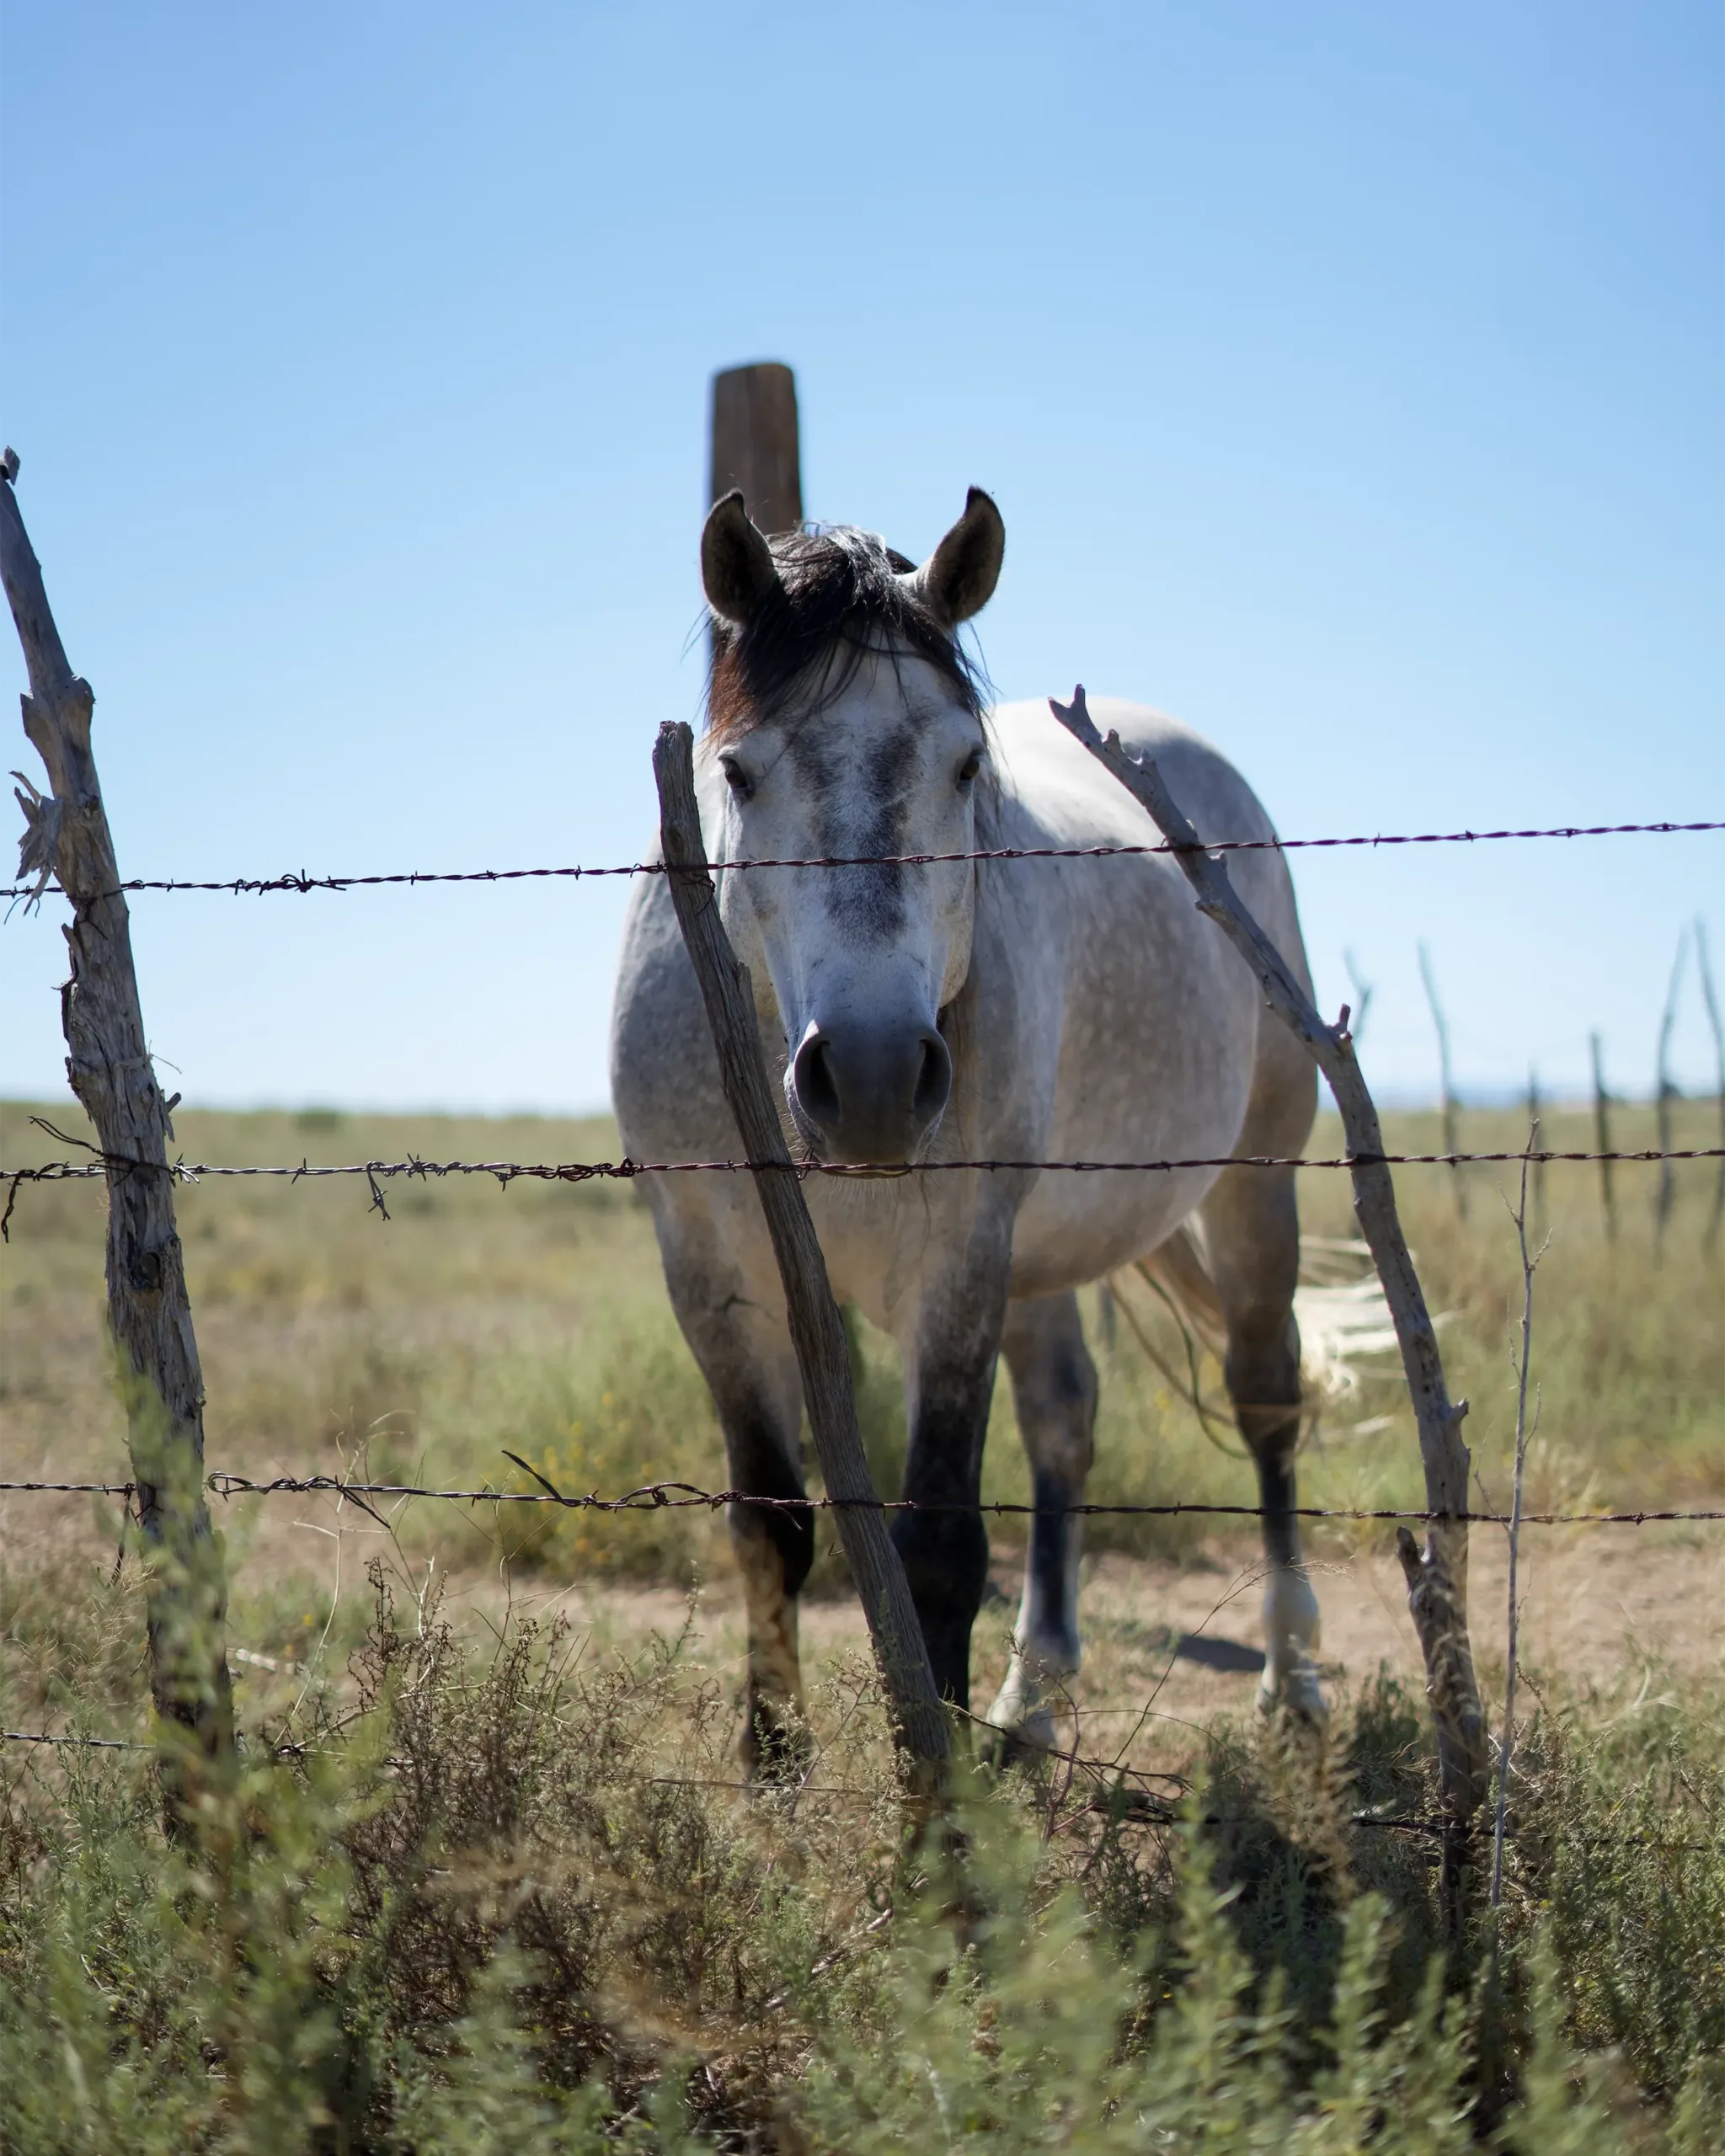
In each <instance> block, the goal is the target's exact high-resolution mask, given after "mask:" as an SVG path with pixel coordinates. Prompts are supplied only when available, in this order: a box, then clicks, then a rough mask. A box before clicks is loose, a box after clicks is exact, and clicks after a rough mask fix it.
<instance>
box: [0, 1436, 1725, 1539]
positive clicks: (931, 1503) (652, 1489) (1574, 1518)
mask: <svg viewBox="0 0 1725 2156" xmlns="http://www.w3.org/2000/svg"><path fill="white" fill-rule="evenodd" d="M505 1457H506V1458H508V1459H510V1460H515V1454H513V1453H509V1454H506V1455H505ZM515 1464H516V1465H518V1466H519V1467H521V1468H522V1469H524V1470H525V1471H526V1473H527V1474H529V1475H531V1476H533V1477H534V1478H535V1480H536V1481H539V1482H542V1483H544V1487H543V1488H542V1489H539V1490H499V1489H495V1488H494V1487H493V1486H491V1485H490V1484H489V1483H488V1484H486V1485H484V1486H482V1487H481V1488H479V1489H477V1490H462V1489H441V1488H438V1487H435V1486H433V1485H430V1484H428V1483H419V1482H361V1481H349V1480H347V1479H346V1478H345V1477H344V1476H339V1475H277V1476H271V1477H270V1480H269V1481H265V1482H259V1481H254V1480H253V1478H252V1477H251V1476H247V1475H231V1474H228V1473H227V1472H225V1471H222V1470H217V1471H216V1472H215V1473H213V1474H211V1475H210V1476H206V1478H205V1483H204V1486H205V1488H206V1490H208V1491H209V1492H210V1493H211V1496H212V1497H225V1498H233V1497H289V1496H293V1497H351V1498H352V1499H354V1500H355V1502H360V1500H362V1499H365V1498H369V1497H381V1498H385V1499H401V1498H408V1497H436V1498H442V1499H446V1500H447V1501H448V1502H452V1503H456V1504H468V1505H553V1506H556V1507H558V1508H560V1509H562V1510H563V1511H565V1512H585V1513H653V1512H665V1511H681V1510H700V1509H702V1508H704V1509H706V1510H707V1511H709V1512H716V1511H718V1509H719V1508H720V1507H721V1506H724V1505H752V1506H757V1507H760V1508H762V1509H764V1510H766V1511H769V1512H790V1513H830V1512H841V1511H846V1510H851V1509H866V1510H868V1511H870V1512H883V1513H988V1514H990V1515H991V1517H992V1518H996V1519H1034V1518H1043V1517H1047V1516H1049V1513H1051V1511H1053V1510H1055V1509H1057V1510H1058V1512H1059V1513H1060V1514H1061V1515H1062V1516H1068V1517H1071V1518H1108V1519H1172V1518H1176V1517H1177V1516H1178V1515H1180V1514H1183V1513H1197V1514H1200V1515H1202V1516H1204V1517H1206V1518H1226V1519H1258V1518H1262V1517H1263V1507H1262V1506H1261V1505H1226V1504H1198V1503H1179V1502H1170V1503H1167V1504H1154V1505H1152V1504H1132V1505H1128V1504H1118V1505H1108V1504H1091V1503H1084V1504H1076V1505H1061V1506H1060V1507H1059V1508H1050V1507H1048V1506H1045V1505H1034V1504H1020V1503H1017V1502H1012V1501H1010V1500H1007V1499H1005V1498H1001V1499H998V1500H994V1499H991V1500H989V1501H988V1502H982V1501H980V1500H979V1501H978V1502H976V1503H975V1504H969V1503H966V1502H964V1501H963V1500H961V1499H959V1498H942V1499H931V1498H917V1497H765V1496H762V1495H761V1494H759V1493H758V1492H754V1491H750V1490H702V1489H701V1488H700V1487H699V1486H697V1484H695V1483H692V1482H675V1481H672V1482H643V1483H641V1484H639V1485H638V1486H637V1487H636V1488H634V1489H633V1490H626V1491H625V1492H623V1494H622V1496H621V1497H601V1496H600V1495H599V1494H598V1492H596V1491H589V1492H585V1494H579V1495H575V1496H570V1495H569V1494H568V1493H567V1492H563V1491H561V1490H558V1489H557V1488H556V1487H554V1486H553V1485H552V1484H550V1483H548V1482H546V1481H545V1478H544V1476H542V1475H541V1474H540V1473H539V1471H538V1470H537V1468H535V1467H531V1466H530V1465H528V1463H527V1462H526V1460H516V1461H515ZM136 1492H137V1485H136V1482H48V1481H27V1482H24V1481H21V1482H5V1481H0V1497H8V1496H11V1497H120V1498H124V1499H126V1500H128V1501H129V1500H130V1499H131V1498H132V1497H135V1496H136ZM1291 1516H1292V1517H1293V1518H1296V1519H1346V1520H1368V1521H1370V1520H1375V1521H1380V1522H1391V1521H1397V1520H1420V1521H1423V1522H1425V1523H1426V1524H1433V1523H1436V1524H1439V1525H1454V1526H1458V1527H1459V1526H1473V1527H1507V1526H1509V1524H1510V1515H1509V1513H1501V1512H1472V1511H1468V1512H1465V1513H1439V1512H1432V1511H1429V1510H1428V1509H1426V1508H1423V1507H1421V1506H1418V1505H1380V1506H1375V1507H1368V1506H1355V1505H1296V1506H1295V1507H1293V1508H1292V1513H1291ZM1520 1519H1521V1524H1522V1525H1523V1526H1524V1527H1651V1526H1654V1525H1657V1524H1659V1523H1661V1522H1668V1521H1709V1520H1712V1521H1718V1520H1725V1507H1720V1508H1712V1509H1705V1510H1703V1509H1695V1510H1689V1511H1681V1510H1669V1511H1654V1510H1650V1509H1649V1508H1647V1507H1645V1506H1642V1507H1640V1508H1637V1510H1635V1511H1633V1512H1630V1511H1627V1510H1621V1511H1610V1512H1591V1513H1531V1512H1524V1513H1521V1515H1520Z"/></svg>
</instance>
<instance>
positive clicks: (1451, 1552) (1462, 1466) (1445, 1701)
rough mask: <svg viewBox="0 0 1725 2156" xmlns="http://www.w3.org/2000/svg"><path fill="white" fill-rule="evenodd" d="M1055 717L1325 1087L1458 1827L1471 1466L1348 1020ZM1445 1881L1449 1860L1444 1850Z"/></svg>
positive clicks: (1153, 778) (1465, 1785) (1406, 1565)
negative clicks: (1390, 1408) (1321, 999)
mask: <svg viewBox="0 0 1725 2156" xmlns="http://www.w3.org/2000/svg"><path fill="white" fill-rule="evenodd" d="M1053 708H1054V712H1055V718H1058V719H1059V720H1060V723H1061V724H1062V725H1063V726H1065V728H1067V730H1068V732H1070V733H1071V734H1073V735H1074V736H1075V737H1076V739H1078V740H1079V741H1081V742H1082V743H1083V744H1084V746H1085V747H1086V748H1087V749H1088V750H1089V751H1090V753H1091V754H1092V755H1093V756H1094V757H1095V758H1096V759H1097V762H1098V763H1100V764H1102V765H1103V766H1104V767H1105V768H1106V769H1107V770H1108V771H1112V772H1113V774H1114V776H1115V777H1116V778H1117V779H1119V782H1120V783H1121V784H1122V785H1123V786H1124V787H1125V788H1126V790H1127V791H1128V792H1130V794H1131V795H1132V796H1133V798H1135V800H1137V801H1138V802H1139V803H1141V805H1142V806H1143V807H1144V808H1145V809H1146V810H1148V812H1149V814H1150V816H1151V819H1152V820H1153V821H1154V823H1155V824H1156V827H1157V829H1158V830H1160V831H1161V832H1162V835H1163V837H1164V838H1165V839H1167V841H1168V842H1169V844H1170V845H1171V846H1172V848H1173V849H1174V858H1175V860H1176V861H1177V862H1178V863H1179V865H1180V867H1181V868H1182V869H1183V871H1184V872H1185V875H1186V878H1187V880H1188V883H1190V884H1191V885H1192V887H1193V889H1194V891H1195V892H1196V893H1197V894H1198V906H1199V912H1201V913H1205V914H1208V915H1210V919H1211V920H1212V921H1215V923H1216V925H1217V926H1218V927H1219V928H1220V930H1221V931H1222V932H1223V934H1224V935H1226V937H1227V938H1228V941H1229V942H1231V944H1232V945H1233V946H1234V947H1235V949H1236V951H1238V952H1239V953H1240V955H1241V957H1242V958H1244V959H1245V961H1246V963H1247V965H1248V966H1250V967H1251V969H1252V972H1253V973H1254V974H1256V975H1257V977H1258V985H1259V986H1260V987H1261V988H1262V989H1263V992H1264V997H1265V1000H1266V1001H1267V1002H1268V1005H1269V1006H1270V1008H1271V1010H1272V1011H1274V1012H1275V1014H1276V1016H1277V1017H1279V1019H1280V1020H1281V1021H1282V1022H1283V1023H1284V1025H1285V1026H1287V1027H1289V1029H1290V1031H1291V1032H1292V1033H1294V1034H1295V1035H1296V1037H1297V1038H1299V1039H1300V1040H1301V1041H1303V1042H1304V1043H1305V1044H1306V1048H1307V1049H1310V1051H1311V1055H1312V1059H1313V1060H1314V1061H1315V1062H1316V1065H1317V1066H1318V1068H1319V1070H1322V1073H1323V1075H1324V1076H1325V1077H1326V1078H1327V1079H1328V1081H1329V1082H1330V1090H1331V1091H1332V1092H1333V1093H1334V1095H1335V1097H1336V1106H1337V1107H1338V1108H1339V1109H1340V1110H1341V1113H1342V1127H1343V1131H1344V1133H1345V1134H1346V1137H1347V1144H1348V1153H1349V1155H1351V1156H1352V1159H1351V1166H1352V1171H1353V1177H1354V1212H1355V1214H1357V1215H1358V1218H1359V1226H1360V1232H1361V1233H1362V1234H1363V1235H1365V1240H1366V1241H1367V1243H1368V1244H1369V1245H1370V1249H1371V1254H1372V1260H1373V1262H1374V1263H1375V1265H1376V1267H1377V1270H1378V1278H1379V1279H1380V1280H1381V1282H1382V1283H1383V1289H1384V1299H1385V1300H1386V1302H1387V1303H1388V1305H1389V1306H1390V1315H1391V1318H1392V1319H1393V1320H1394V1321H1395V1326H1396V1337H1397V1342H1398V1343H1399V1344H1400V1347H1401V1349H1402V1369H1403V1370H1404V1371H1405V1372H1406V1374H1407V1390H1408V1392H1409V1394H1410V1395H1411V1396H1412V1398H1413V1413H1414V1419H1415V1421H1416V1422H1417V1424H1418V1429H1419V1449H1420V1454H1421V1457H1422V1459H1423V1462H1424V1466H1425V1491H1426V1509H1427V1511H1428V1512H1429V1513H1432V1514H1434V1516H1435V1517H1434V1518H1432V1520H1431V1521H1430V1522H1429V1525H1428V1528H1427V1531H1426V1540H1425V1549H1424V1551H1423V1554H1422V1553H1421V1551H1420V1550H1419V1549H1418V1545H1417V1544H1416V1543H1415V1540H1414V1538H1413V1535H1412V1534H1409V1533H1408V1531H1407V1529H1406V1528H1405V1527H1403V1528H1399V1529H1397V1536H1396V1540H1397V1550H1398V1552H1399V1554H1400V1556H1401V1559H1402V1571H1403V1572H1404V1573H1405V1574H1406V1576H1407V1601H1408V1607H1409V1609H1411V1611H1412V1613H1413V1625H1414V1630H1416V1631H1417V1632H1418V1635H1419V1645H1420V1651H1421V1652H1422V1654H1423V1656H1424V1658H1425V1667H1426V1689H1427V1692H1428V1694H1429V1697H1430V1700H1431V1703H1432V1717H1433V1720H1434V1723H1435V1724H1436V1727H1437V1736H1438V1772H1439V1785H1440V1787H1441V1789H1442V1792H1443V1801H1444V1808H1445V1811H1446V1812H1448V1813H1449V1815H1450V1819H1451V1820H1452V1821H1453V1822H1455V1826H1456V1827H1457V1828H1461V1827H1463V1826H1465V1825H1466V1822H1468V1821H1469V1820H1470V1819H1471V1817H1472V1816H1473V1814H1474V1812H1476V1811H1477V1809H1478V1807H1479V1805H1480V1803H1481V1801H1482V1798H1483V1797H1484V1796H1485V1793H1486V1772H1487V1769H1486V1726H1485V1717H1484V1715H1483V1714H1482V1711H1481V1708H1480V1701H1479V1686H1478V1684H1477V1680H1476V1678H1475V1676H1474V1670H1473V1650H1472V1648H1471V1646H1470V1645H1469V1642H1468V1636H1467V1478H1468V1471H1469V1468H1470V1465H1471V1461H1470V1457H1469V1454H1468V1449H1467V1447H1466V1445H1465V1444H1463V1443H1462V1441H1461V1418H1462V1417H1463V1416H1464V1415H1465V1414H1466V1412H1467V1403H1466V1401H1456V1402H1455V1404H1454V1405H1452V1404H1451V1402H1450V1396H1449V1391H1448V1389H1447V1387H1446V1385H1445V1380H1444V1365H1443V1359H1442V1358H1441V1356H1440V1355H1439V1353H1438V1336H1437V1331H1436V1329H1435V1328H1434V1326H1433V1324H1432V1321H1431V1316H1430V1314H1429V1311H1428V1310H1427V1309H1426V1306H1425V1297H1424V1295H1423V1294H1422V1292H1421V1290H1420V1285H1419V1278H1418V1274H1417V1273H1415V1272H1414V1269H1413V1258H1412V1257H1410V1256H1409V1254H1408V1250H1407V1239H1406V1237H1405V1236H1404V1235H1402V1226H1401V1222H1400V1220H1399V1219H1398V1218H1397V1211H1396V1186H1395V1181H1394V1178H1393V1177H1391V1173H1390V1168H1389V1164H1388V1162H1387V1161H1386V1160H1385V1158H1384V1139H1383V1132H1382V1130H1381V1129H1380V1127H1379V1123H1378V1116H1377V1110H1376V1108H1375V1107H1374V1105H1373V1103H1372V1098H1371V1095H1370V1092H1369V1091H1367V1089H1366V1083H1365V1079H1364V1078H1363V1077H1362V1076H1361V1075H1360V1070H1359V1065H1358V1063H1356V1062H1355V1060H1354V1043H1353V1039H1352V1038H1351V1036H1350V1035H1349V1033H1348V1012H1347V1010H1346V1007H1345V1006H1344V1007H1343V1012H1342V1017H1341V1019H1340V1022H1338V1024H1336V1025H1335V1026H1327V1025H1326V1024H1325V1023H1324V1022H1323V1020H1322V1018H1321V1017H1319V1016H1318V1014H1317V1011H1316V1009H1315V1008H1314V1007H1313V1005H1312V1003H1311V999H1310V997H1309V996H1307V995H1306V991H1305V990H1304V989H1302V988H1301V987H1300V984H1299V983H1298V981H1296V980H1295V978H1294V976H1293V974H1291V973H1290V972H1289V970H1288V969H1287V967H1286V966H1285V965H1284V963H1282V958H1281V954H1280V953H1279V952H1278V950H1277V949H1276V947H1275V946H1274V944H1273V943H1272V942H1270V940H1269V938H1268V937H1267V936H1266V935H1265V934H1264V932H1263V929H1262V928H1260V927H1259V926H1258V923H1257V921H1254V920H1253V919H1252V915H1251V914H1250V913H1248V912H1247V910H1246V907H1245V906H1244V905H1243V904H1242V901H1241V899H1240V898H1239V897H1238V895H1237V894H1236V892H1235V889H1234V886H1233V883H1232V881H1231V878H1230V877H1229V874H1228V872H1227V868H1226V866H1225V864H1224V862H1223V858H1222V857H1221V856H1220V855H1219V854H1209V853H1206V852H1205V851H1204V846H1203V841H1201V840H1200V839H1199V835H1198V833H1197V832H1196V831H1195V830H1194V829H1193V827H1192V825H1190V824H1189V823H1188V821H1187V820H1186V818H1185V816H1184V815H1183V814H1182V812H1181V810H1180V809H1179V808H1178V805H1177V803H1175V801H1174V799H1173V798H1172V795H1171V794H1170V793H1169V792H1168V790H1167V787H1166V786H1165V785H1164V784H1163V782H1162V774H1161V773H1160V772H1159V771H1157V769H1156V765H1155V764H1154V763H1153V762H1151V761H1150V760H1148V759H1146V760H1144V761H1143V762H1140V761H1138V760H1136V759H1135V758H1133V757H1131V756H1129V755H1127V753H1126V751H1125V750H1124V749H1123V748H1122V747H1121V745H1120V739H1119V735H1118V734H1114V733H1110V734H1108V739H1106V740H1104V739H1103V738H1102V736H1101V735H1100V734H1098V733H1097V730H1096V726H1095V723H1094V722H1093V721H1092V718H1091V717H1090V714H1089V712H1088V711H1087V710H1086V708H1085V704H1084V691H1083V690H1082V688H1079V689H1077V690H1076V691H1074V692H1073V697H1072V702H1071V705H1070V706H1067V705H1064V704H1058V703H1057V704H1055V705H1054V706H1053ZM1449 1855H1450V1864H1449V1865H1448V1866H1447V1870H1448V1872H1449V1875H1450V1876H1451V1877H1452V1878H1453V1876H1454V1851H1453V1849H1452V1850H1451V1851H1450V1852H1449Z"/></svg>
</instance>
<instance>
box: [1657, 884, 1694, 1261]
mask: <svg viewBox="0 0 1725 2156" xmlns="http://www.w3.org/2000/svg"><path fill="white" fill-rule="evenodd" d="M1688 956H1689V923H1688V922H1687V921H1685V923H1684V925H1683V927H1682V929H1681V930H1680V932H1679V934H1678V937H1677V956H1676V957H1675V958H1674V959H1673V960H1672V962H1671V981H1670V985H1669V987H1668V988H1667V989H1666V990H1665V1008H1664V1013H1663V1014H1662V1016H1661V1017H1660V1019H1659V1054H1658V1067H1657V1069H1656V1070H1655V1072H1654V1075H1653V1086H1654V1101H1653V1105H1654V1112H1655V1113H1656V1114H1657V1116H1658V1130H1659V1151H1660V1153H1661V1154H1662V1155H1664V1156H1665V1157H1664V1158H1663V1159H1662V1160H1661V1161H1660V1162H1659V1187H1658V1195H1657V1196H1656V1197H1655V1198H1654V1200H1653V1255H1654V1257H1661V1256H1663V1255H1664V1248H1665V1230H1666V1229H1667V1227H1669V1225H1670V1220H1671V1208H1672V1206H1673V1205H1674V1203H1675V1202H1676V1198H1677V1177H1676V1176H1675V1174H1674V1171H1673V1170H1672V1166H1671V1161H1670V1157H1669V1155H1670V1152H1671V1103H1672V1102H1673V1101H1674V1100H1675V1099H1676V1098H1677V1097H1678V1089H1677V1081H1676V1080H1675V1079H1674V1078H1673V1077H1672V1075H1671V1035H1672V1033H1673V1031H1674V1028H1675V1027H1676V1024H1677V991H1678V990H1679V989H1680V987H1681V986H1682V985H1683V962H1684V960H1685V958H1687V957H1688Z"/></svg>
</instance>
